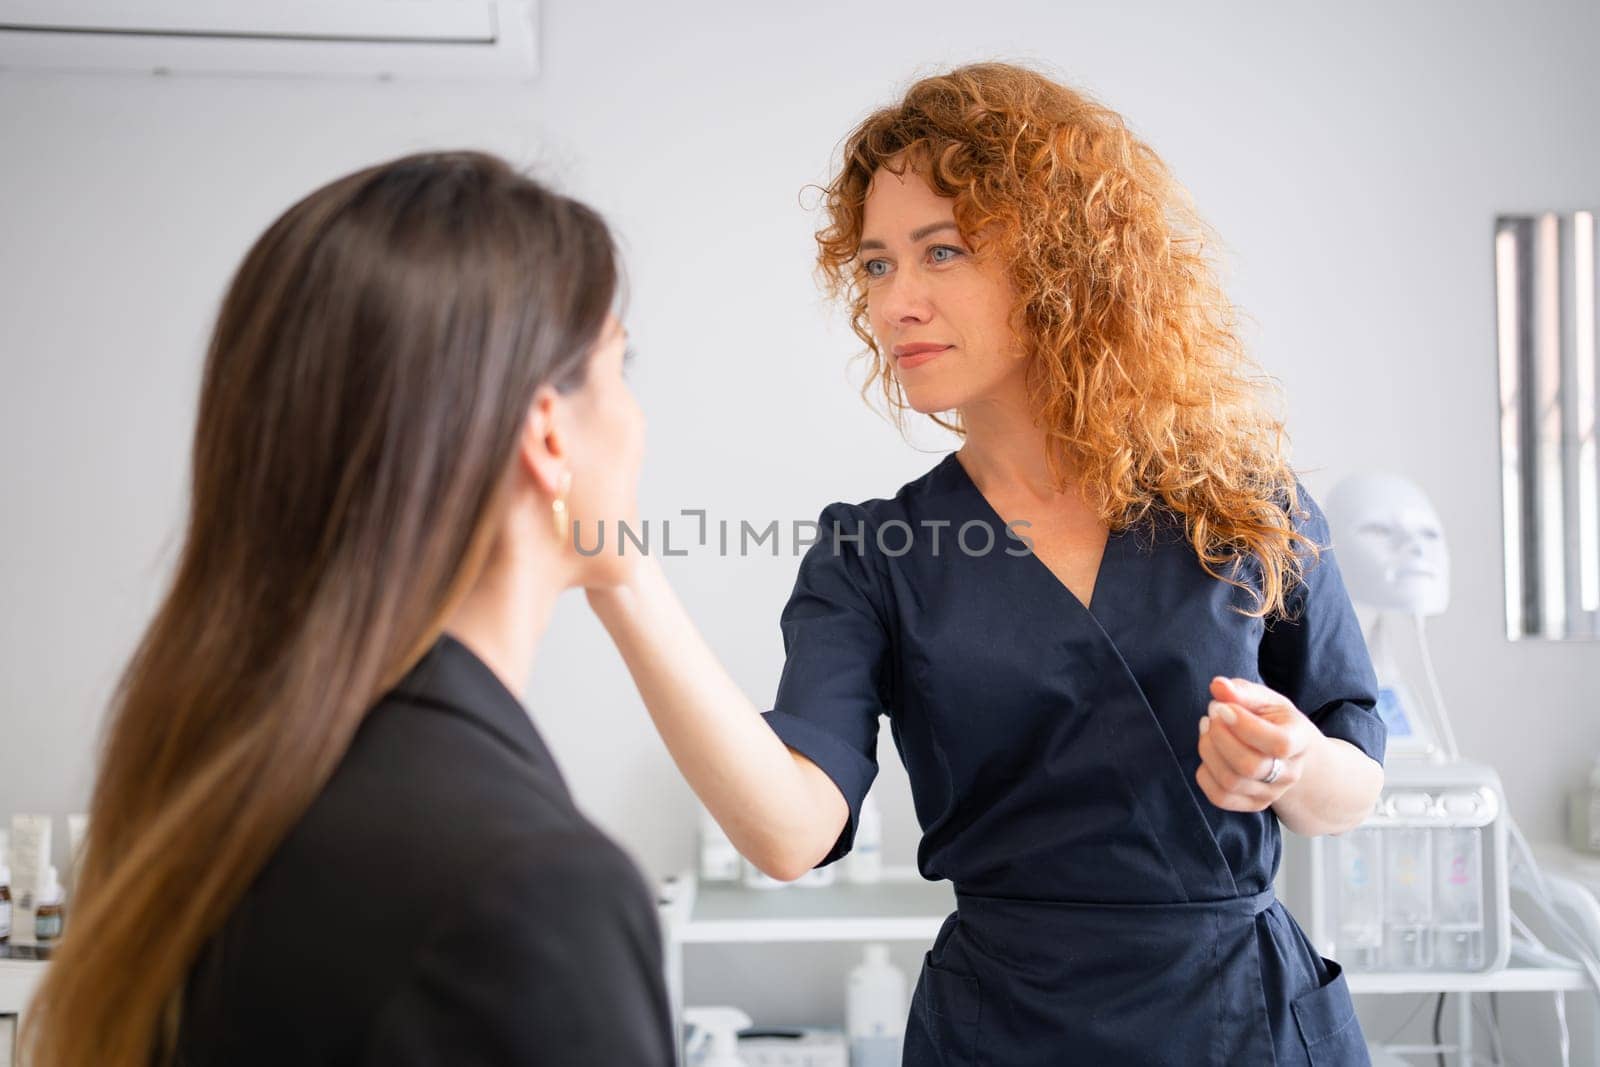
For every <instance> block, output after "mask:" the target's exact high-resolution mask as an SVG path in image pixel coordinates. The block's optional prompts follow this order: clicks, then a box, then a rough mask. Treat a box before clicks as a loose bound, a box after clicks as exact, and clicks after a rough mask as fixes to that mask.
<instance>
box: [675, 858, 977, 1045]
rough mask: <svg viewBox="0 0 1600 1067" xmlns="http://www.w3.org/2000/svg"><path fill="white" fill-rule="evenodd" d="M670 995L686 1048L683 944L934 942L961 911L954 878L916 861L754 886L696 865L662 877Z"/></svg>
mask: <svg viewBox="0 0 1600 1067" xmlns="http://www.w3.org/2000/svg"><path fill="white" fill-rule="evenodd" d="M659 905H660V911H661V922H662V941H663V948H664V953H665V957H666V959H665V963H666V971H667V974H666V980H667V994H668V997H669V1000H670V1003H671V1006H672V1027H673V1038H674V1047H675V1048H676V1049H677V1050H678V1055H679V1056H680V1057H681V1056H682V1050H683V1032H682V1031H683V1007H684V1005H683V971H684V963H683V955H684V954H683V949H684V946H685V945H706V944H733V943H743V944H780V943H792V942H797V941H921V942H926V943H928V944H932V943H933V939H934V937H936V936H937V935H938V933H939V927H940V926H942V925H943V924H944V921H945V919H946V918H947V917H948V916H949V914H950V913H951V912H952V911H955V910H956V895H955V889H954V887H953V886H951V884H950V883H949V882H930V881H928V880H927V879H925V878H923V877H922V876H921V875H920V874H918V873H917V870H916V868H914V867H903V868H902V867H885V868H884V872H883V880H882V881H880V882H876V883H872V884H861V885H858V884H856V883H854V882H848V881H845V880H844V879H843V877H842V875H841V877H840V879H839V880H838V881H836V882H834V883H833V884H832V885H825V886H800V885H785V886H782V887H781V888H775V889H749V888H746V887H745V886H743V885H741V884H740V883H737V882H701V881H700V880H699V878H698V876H697V875H696V873H695V872H694V871H693V870H689V871H685V872H683V873H682V874H679V875H676V876H674V877H672V878H669V879H667V880H666V881H664V882H663V883H662V884H661V892H660V897H659Z"/></svg>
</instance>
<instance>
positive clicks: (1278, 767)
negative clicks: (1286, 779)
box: [1260, 756, 1283, 785]
mask: <svg viewBox="0 0 1600 1067" xmlns="http://www.w3.org/2000/svg"><path fill="white" fill-rule="evenodd" d="M1282 773H1283V760H1281V759H1279V758H1278V757H1277V756H1273V757H1272V770H1270V771H1268V772H1267V776H1266V777H1265V778H1262V779H1260V782H1261V784H1262V785H1271V784H1272V783H1273V782H1276V781H1277V780H1278V775H1280V774H1282Z"/></svg>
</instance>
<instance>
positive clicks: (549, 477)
mask: <svg viewBox="0 0 1600 1067" xmlns="http://www.w3.org/2000/svg"><path fill="white" fill-rule="evenodd" d="M567 416H568V412H567V406H566V403H565V402H564V401H563V399H562V397H561V394H560V393H559V392H557V391H556V390H555V389H553V388H552V387H550V386H548V385H541V386H539V387H538V388H537V389H535V390H534V393H533V402H532V403H530V404H529V405H528V413H527V416H526V417H525V418H524V419H523V420H522V437H521V439H520V442H519V444H518V448H517V459H518V462H519V463H520V464H521V465H522V469H523V470H524V471H526V472H527V474H528V476H529V477H530V478H532V479H533V484H534V485H535V486H536V487H537V488H538V489H539V491H540V492H542V493H544V494H545V495H546V496H550V497H556V496H559V495H560V494H561V484H562V479H563V476H564V475H566V474H567V473H568V472H570V470H571V467H572V457H571V455H570V453H569V452H568V449H567V435H566V431H565V424H566V421H567Z"/></svg>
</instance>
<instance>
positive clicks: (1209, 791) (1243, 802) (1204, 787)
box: [1194, 763, 1266, 811]
mask: <svg viewBox="0 0 1600 1067" xmlns="http://www.w3.org/2000/svg"><path fill="white" fill-rule="evenodd" d="M1224 773H1226V772H1224ZM1194 777H1195V781H1197V782H1199V783H1200V789H1201V791H1202V792H1203V793H1205V795H1206V799H1207V800H1209V801H1211V803H1212V804H1214V805H1216V806H1217V807H1219V808H1222V809H1223V810H1224V811H1260V810H1261V809H1262V808H1263V807H1265V806H1266V805H1265V803H1263V802H1261V801H1258V800H1254V799H1251V798H1249V797H1245V796H1241V795H1240V794H1239V792H1238V791H1237V790H1230V789H1227V788H1225V787H1224V786H1223V785H1222V783H1221V782H1219V781H1218V780H1217V776H1216V774H1215V773H1213V771H1212V768H1211V765H1210V764H1208V763H1202V764H1201V765H1200V768H1199V769H1198V770H1197V771H1195V773H1194Z"/></svg>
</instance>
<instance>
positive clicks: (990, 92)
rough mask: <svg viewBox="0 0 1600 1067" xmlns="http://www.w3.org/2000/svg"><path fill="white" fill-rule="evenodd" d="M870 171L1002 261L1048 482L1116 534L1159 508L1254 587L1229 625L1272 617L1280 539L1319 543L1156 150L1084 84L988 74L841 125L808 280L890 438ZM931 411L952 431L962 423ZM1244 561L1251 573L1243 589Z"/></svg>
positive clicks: (1293, 556)
mask: <svg viewBox="0 0 1600 1067" xmlns="http://www.w3.org/2000/svg"><path fill="white" fill-rule="evenodd" d="M880 167H882V168H884V169H886V170H889V171H892V172H893V173H895V174H904V173H905V170H906V168H907V167H910V168H911V169H912V170H914V171H915V172H916V173H918V174H920V175H921V176H922V177H923V178H924V179H925V180H926V181H927V182H928V184H929V186H930V187H931V188H932V189H933V190H934V192H936V193H938V194H939V195H940V196H947V197H953V198H954V199H955V204H954V205H953V212H954V214H955V219H956V224H957V226H958V227H959V228H960V230H961V233H962V236H963V238H964V239H965V240H967V241H968V243H969V244H971V245H973V246H974V247H975V248H977V247H978V246H979V245H980V244H981V245H982V246H983V247H982V251H983V254H985V255H988V254H995V255H998V256H999V257H1000V258H999V262H1002V263H1005V264H1007V265H1008V272H1009V276H1010V279H1011V282H1012V286H1013V289H1014V291H1015V292H1016V293H1017V301H1016V304H1015V306H1014V307H1013V309H1012V327H1013V329H1014V330H1015V331H1016V334H1017V336H1018V338H1019V339H1020V340H1021V342H1022V344H1023V345H1024V346H1025V351H1026V352H1027V356H1028V359H1027V390H1028V396H1029V398H1030V401H1031V403H1032V405H1033V407H1034V413H1035V419H1036V422H1037V423H1038V425H1039V426H1040V427H1042V428H1043V429H1044V430H1045V432H1046V435H1047V452H1048V461H1049V463H1050V467H1051V470H1052V471H1053V472H1054V473H1055V474H1056V477H1057V479H1058V483H1059V484H1058V487H1059V488H1060V489H1062V490H1065V489H1066V488H1067V484H1068V479H1067V478H1066V476H1064V475H1063V474H1062V471H1064V470H1069V469H1076V471H1077V472H1078V480H1079V489H1080V491H1081V492H1082V494H1083V497H1084V500H1085V502H1086V503H1087V504H1088V505H1089V506H1091V507H1092V508H1094V509H1095V510H1096V511H1097V512H1098V513H1099V515H1100V517H1101V520H1102V521H1103V522H1105V523H1106V524H1107V525H1109V526H1110V527H1111V528H1112V529H1122V528H1124V527H1126V526H1128V525H1129V524H1131V523H1134V522H1137V521H1139V520H1140V519H1141V518H1143V517H1144V516H1145V515H1146V514H1147V513H1148V512H1149V511H1150V510H1151V509H1152V508H1153V507H1155V506H1157V505H1164V506H1165V507H1166V508H1168V509H1170V510H1171V511H1173V512H1175V513H1176V514H1178V515H1180V516H1182V517H1183V521H1184V528H1185V532H1186V535H1187V537H1188V539H1189V541H1190V542H1191V543H1192V544H1193V545H1194V547H1195V551H1196V553H1197V555H1198V557H1199V559H1200V562H1201V564H1202V566H1203V567H1204V568H1205V570H1206V571H1207V572H1208V573H1209V574H1211V575H1212V576H1213V577H1215V578H1217V579H1218V580H1221V581H1225V582H1228V583H1229V584H1231V585H1235V586H1238V587H1240V588H1242V589H1245V590H1247V591H1248V592H1249V593H1250V594H1251V595H1252V597H1253V598H1254V600H1255V601H1256V604H1257V606H1256V608H1255V610H1253V611H1248V612H1244V614H1248V615H1252V616H1258V617H1259V616H1265V615H1266V614H1268V613H1269V612H1278V613H1280V614H1281V613H1284V609H1285V603H1286V600H1287V596H1288V591H1289V590H1290V589H1291V588H1293V586H1294V585H1295V584H1297V583H1298V582H1299V581H1300V580H1301V578H1302V577H1303V575H1304V571H1305V560H1304V559H1303V558H1302V557H1301V555H1300V553H1298V552H1296V551H1295V547H1294V546H1295V544H1296V543H1297V542H1298V543H1300V544H1303V545H1305V546H1308V550H1309V552H1310V554H1311V556H1312V557H1315V556H1317V555H1319V554H1320V553H1319V551H1318V550H1319V547H1320V546H1318V545H1317V544H1316V542H1315V541H1314V540H1312V539H1311V538H1309V537H1307V536H1305V535H1303V534H1301V533H1300V532H1299V531H1298V529H1297V528H1296V525H1297V524H1296V523H1295V522H1294V521H1293V518H1292V516H1294V515H1296V514H1298V515H1299V516H1300V517H1302V518H1303V517H1304V515H1305V513H1304V512H1302V511H1301V510H1300V499H1299V494H1298V491H1297V480H1296V477H1295V474H1294V471H1293V470H1292V468H1291V467H1290V466H1289V464H1288V461H1287V459H1286V455H1285V446H1286V434H1285V432H1284V424H1283V420H1282V418H1280V417H1278V416H1277V415H1276V414H1274V413H1273V411H1272V410H1270V408H1269V406H1268V404H1267V403H1266V400H1267V399H1268V396H1267V394H1268V393H1271V394H1272V395H1273V396H1276V395H1277V386H1276V382H1275V380H1274V379H1272V378H1270V377H1269V376H1266V375H1264V374H1262V373H1260V370H1259V368H1258V367H1257V366H1256V365H1255V364H1254V362H1253V361H1252V360H1251V359H1250V357H1249V356H1248V354H1247V353H1246V352H1245V349H1244V345H1243V344H1242V342H1241V341H1240V339H1239V337H1238V334H1237V332H1236V322H1237V312H1236V309H1235V308H1234V305H1233V304H1232V302H1231V301H1229V300H1228V298H1227V296H1226V295H1225V294H1224V292H1223V291H1222V287H1221V285H1220V283H1219V281H1218V279H1217V272H1216V270H1215V269H1214V267H1213V264H1212V262H1211V260H1210V258H1209V257H1208V255H1207V244H1208V240H1211V239H1214V236H1215V235H1214V232H1213V231H1212V229H1211V227H1210V226H1209V225H1208V224H1207V223H1206V222H1205V221H1204V220H1202V219H1201V218H1200V216H1199V214H1198V213H1197V212H1196V210H1195V208H1194V206H1193V203H1192V201H1191V199H1190V197H1189V194H1188V192H1187V191H1186V190H1185V189H1184V188H1183V187H1182V186H1181V185H1179V184H1178V182H1177V181H1176V179H1174V178H1173V177H1172V175H1171V173H1170V172H1169V171H1168V169H1167V167H1166V165H1165V164H1164V163H1163V162H1162V161H1161V159H1160V158H1159V157H1158V156H1157V155H1156V153H1155V152H1154V151H1153V150H1152V149H1151V148H1150V147H1149V146H1148V145H1146V144H1145V143H1144V142H1143V141H1141V140H1139V139H1138V138H1137V137H1135V136H1134V135H1133V134H1132V133H1131V132H1130V131H1129V130H1128V128H1127V126H1126V125H1125V123H1124V122H1123V119H1122V117H1121V116H1120V115H1118V114H1117V113H1116V112H1114V111H1112V110H1111V109H1109V108H1107V107H1105V106H1104V105H1102V104H1099V103H1097V102H1096V101H1094V100H1092V99H1090V98H1089V97H1088V96H1087V95H1086V94H1084V93H1083V92H1080V91H1078V90H1075V89H1072V88H1068V87H1067V86H1065V85H1062V84H1059V83H1058V82H1056V81H1053V80H1051V79H1050V78H1047V77H1045V76H1044V75H1043V74H1040V73H1038V72H1036V71H1033V70H1030V69H1027V68H1025V67H1021V66H1016V65H1013V64H1009V63H1000V62H988V63H975V64H970V65H967V66H962V67H958V68H956V69H954V70H951V71H949V72H948V73H944V74H938V75H934V76H931V77H925V78H922V79H921V80H919V81H917V82H915V83H914V84H913V85H912V86H911V87H910V88H909V89H908V90H907V91H906V93H905V96H904V97H903V98H902V99H901V100H900V101H899V102H898V103H895V104H892V105H890V106H888V107H884V108H880V109H879V110H877V111H874V112H872V113H871V114H870V115H868V116H867V117H866V119H864V120H863V121H862V122H861V123H860V125H858V126H857V127H856V128H855V130H854V131H852V132H851V133H850V135H849V136H848V137H847V138H846V141H845V144H844V149H843V160H842V163H841V165H840V167H839V169H838V171H837V173H836V174H835V176H834V177H833V179H832V180H831V181H830V182H829V184H828V185H827V186H826V187H825V188H824V190H823V192H824V194H825V199H824V204H823V206H824V210H825V213H826V216H827V225H826V226H825V227H824V228H822V229H821V230H819V231H818V232H817V234H816V240H817V246H818V255H817V271H818V276H819V281H821V282H822V283H823V285H824V286H825V288H826V289H827V291H828V294H829V295H830V296H832V297H833V298H834V299H840V300H842V301H844V302H845V303H847V304H848V306H849V308H850V310H851V321H850V325H851V329H852V330H854V331H855V334H856V336H858V337H859V338H861V340H862V341H863V342H865V344H866V346H867V352H866V353H865V354H866V355H868V356H869V358H870V359H871V361H872V372H871V374H870V375H869V377H868V378H867V381H866V382H865V384H864V385H863V386H862V395H863V396H865V395H866V393H867V391H868V390H870V389H871V387H872V384H873V382H874V381H880V382H881V383H882V387H883V394H884V398H885V400H886V401H887V403H888V406H889V409H890V411H891V413H892V414H893V416H894V418H895V420H896V422H897V423H898V424H899V425H900V426H901V428H902V430H903V429H904V412H905V410H906V407H907V405H906V402H905V396H904V393H903V392H902V391H901V389H900V384H899V381H898V379H897V378H895V376H894V375H892V374H889V373H888V372H887V365H886V361H885V359H884V355H883V353H882V351H881V350H880V349H879V348H878V344H877V341H876V339H875V338H874V337H873V334H872V331H871V329H870V325H869V320H868V317H867V294H866V288H867V287H866V275H865V271H864V266H863V264H862V263H861V262H860V261H859V260H858V258H857V254H858V253H857V246H858V245H859V244H860V241H861V230H862V216H863V211H864V205H865V202H866V196H867V190H868V187H869V186H870V184H871V182H872V177H873V174H874V172H875V171H877V170H878V168H880ZM979 231H983V234H984V239H983V240H981V241H980V233H979ZM1218 243H1220V242H1218ZM929 417H930V418H932V419H933V420H934V421H935V422H937V423H938V424H939V425H941V426H944V427H946V428H947V429H949V430H951V431H953V432H955V433H956V434H958V435H962V436H964V435H965V430H964V429H963V427H962V426H961V423H960V417H959V413H958V414H957V416H956V421H955V422H953V423H952V422H949V421H946V420H945V419H944V418H941V417H940V416H939V415H931V416H929ZM1245 563H1249V564H1254V566H1249V567H1248V570H1249V571H1251V572H1253V575H1249V576H1247V577H1246V578H1245V579H1243V580H1241V579H1240V578H1239V577H1237V575H1238V565H1239V564H1245ZM1222 568H1226V570H1227V571H1228V572H1229V573H1226V574H1225V573H1222V570H1221V569H1222ZM1239 610H1241V611H1243V609H1239Z"/></svg>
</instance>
